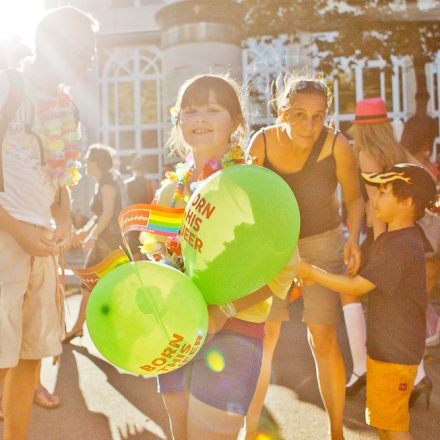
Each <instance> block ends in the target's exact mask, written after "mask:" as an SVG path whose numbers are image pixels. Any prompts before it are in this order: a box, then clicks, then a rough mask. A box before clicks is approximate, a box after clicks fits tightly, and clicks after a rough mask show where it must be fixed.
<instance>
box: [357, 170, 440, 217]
mask: <svg viewBox="0 0 440 440" xmlns="http://www.w3.org/2000/svg"><path fill="white" fill-rule="evenodd" d="M362 179H363V180H364V181H365V183H367V184H368V185H373V186H380V185H386V184H391V185H392V191H393V195H394V196H395V197H396V198H397V199H399V200H404V199H407V198H411V199H412V200H413V202H414V220H418V219H420V218H422V217H423V215H424V213H425V209H426V208H432V207H433V206H434V204H435V202H436V199H437V188H436V184H435V181H434V179H433V178H432V177H431V175H430V174H429V173H428V172H427V171H426V170H425V169H424V168H422V167H420V166H418V165H413V164H409V163H399V164H397V165H394V166H393V167H391V168H389V169H388V170H385V171H383V172H382V173H362Z"/></svg>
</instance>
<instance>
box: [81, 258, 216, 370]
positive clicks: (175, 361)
mask: <svg viewBox="0 0 440 440" xmlns="http://www.w3.org/2000/svg"><path fill="white" fill-rule="evenodd" d="M86 320H87V327H88V330H89V333H90V336H91V338H92V341H93V343H94V344H95V345H96V348H97V349H98V350H99V352H100V353H101V354H102V355H103V356H104V357H105V358H106V359H107V360H108V361H110V362H111V363H112V364H114V365H116V366H117V367H119V368H122V369H124V370H127V371H130V372H132V373H137V374H144V375H157V374H162V373H166V372H169V371H173V370H175V369H177V368H179V367H181V366H182V365H184V364H185V363H187V362H188V361H189V360H191V359H192V358H193V357H194V355H195V354H196V353H197V351H198V350H199V349H200V347H201V345H202V344H203V341H204V339H205V336H206V333H207V329H208V312H207V307H206V303H205V301H204V299H203V297H202V295H201V293H200V291H199V289H198V288H197V287H196V286H195V285H194V283H193V282H192V281H191V280H190V279H189V278H188V277H187V276H186V275H185V274H183V273H181V272H180V271H178V270H176V269H174V268H172V267H169V266H165V265H161V264H158V263H153V262H148V261H137V262H135V263H127V264H123V265H121V266H119V267H117V268H115V269H113V270H112V271H111V272H109V273H108V274H107V275H105V276H104V277H103V278H102V279H101V280H100V281H99V282H98V283H97V285H96V286H95V288H94V289H93V291H92V294H91V296H90V299H89V302H88V305H87V312H86Z"/></svg>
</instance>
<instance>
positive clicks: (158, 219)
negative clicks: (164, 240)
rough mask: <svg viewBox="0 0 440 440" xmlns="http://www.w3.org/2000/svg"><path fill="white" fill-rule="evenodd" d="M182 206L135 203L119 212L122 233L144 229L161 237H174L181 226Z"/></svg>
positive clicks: (183, 210)
mask: <svg viewBox="0 0 440 440" xmlns="http://www.w3.org/2000/svg"><path fill="white" fill-rule="evenodd" d="M184 213H185V209H184V208H166V207H164V206H159V205H148V204H136V205H131V206H128V207H127V208H125V209H123V210H122V211H121V213H120V214H119V218H118V222H119V226H120V228H121V231H122V233H123V234H124V235H125V234H126V233H127V232H130V231H146V232H149V233H151V234H155V235H159V236H162V237H175V236H176V235H177V234H178V233H179V230H180V227H181V226H182V221H183V216H184Z"/></svg>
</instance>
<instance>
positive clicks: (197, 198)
mask: <svg viewBox="0 0 440 440" xmlns="http://www.w3.org/2000/svg"><path fill="white" fill-rule="evenodd" d="M299 228H300V216H299V208H298V204H297V202H296V199H295V196H294V195H293V193H292V190H291V189H290V187H289V186H288V185H287V183H286V182H285V181H284V180H283V179H282V178H281V177H280V176H278V175H277V174H276V173H274V172H273V171H270V170H268V169H267V168H263V167H260V166H256V165H237V166H233V167H230V168H226V169H224V170H222V171H219V172H217V173H215V174H213V175H212V176H210V177H209V178H208V179H206V180H205V181H204V182H203V183H202V184H201V185H200V186H199V187H198V188H197V190H196V191H195V192H194V194H193V195H192V197H191V199H190V200H189V202H188V204H187V207H186V211H185V219H184V222H183V225H182V229H181V231H180V241H181V245H182V255H183V260H184V263H185V271H186V273H187V275H188V276H189V277H190V278H191V279H192V280H193V281H194V283H195V284H196V285H197V287H198V288H199V289H200V291H201V292H202V294H203V297H204V298H205V300H206V302H207V303H208V304H224V303H226V302H228V301H233V300H236V299H239V298H242V297H243V296H246V295H247V294H249V293H251V292H253V291H255V290H257V289H259V288H260V287H262V286H263V285H265V284H266V283H267V282H268V281H270V280H272V279H273V278H274V277H275V276H276V274H277V273H278V272H279V271H280V270H281V269H282V268H283V267H284V266H285V265H286V264H287V262H288V261H289V258H290V256H291V255H292V253H293V251H294V250H295V248H296V246H297V242H298V236H299Z"/></svg>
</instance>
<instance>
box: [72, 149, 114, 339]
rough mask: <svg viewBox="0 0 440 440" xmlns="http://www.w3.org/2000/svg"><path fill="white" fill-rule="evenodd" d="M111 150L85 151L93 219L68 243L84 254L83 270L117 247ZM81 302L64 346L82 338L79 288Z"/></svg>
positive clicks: (83, 306)
mask: <svg viewBox="0 0 440 440" xmlns="http://www.w3.org/2000/svg"><path fill="white" fill-rule="evenodd" d="M114 156H115V151H114V150H113V148H111V147H109V146H107V145H102V144H93V145H91V146H90V147H89V149H88V151H87V154H86V157H85V160H86V170H87V174H88V175H89V176H91V177H93V178H94V179H95V181H96V187H95V195H94V196H93V199H92V201H91V204H90V209H91V210H92V212H93V214H94V216H93V217H92V218H91V219H90V221H89V222H88V223H87V224H86V225H85V226H84V227H83V228H81V229H79V230H78V231H76V233H75V234H74V237H73V239H72V245H73V246H80V245H81V246H82V248H83V250H84V251H85V252H87V257H86V262H85V264H84V267H90V266H94V265H95V264H97V263H99V262H101V261H102V260H103V259H104V258H105V257H107V256H108V255H109V254H110V253H111V252H112V251H114V250H117V249H118V247H119V246H120V245H121V242H122V238H121V232H120V229H119V224H118V215H119V212H120V211H121V192H120V186H119V183H118V182H117V179H116V177H115V175H114V173H113V168H114V163H113V159H114ZM81 290H82V300H81V307H80V311H79V314H78V318H77V320H76V322H75V324H74V325H73V327H72V329H71V330H70V331H69V333H68V334H67V335H66V338H65V339H64V342H69V341H71V340H72V339H73V338H75V337H77V336H82V335H83V325H84V322H85V319H86V308H87V301H88V299H89V296H90V293H91V292H90V290H88V289H87V288H86V287H82V289H81Z"/></svg>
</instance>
